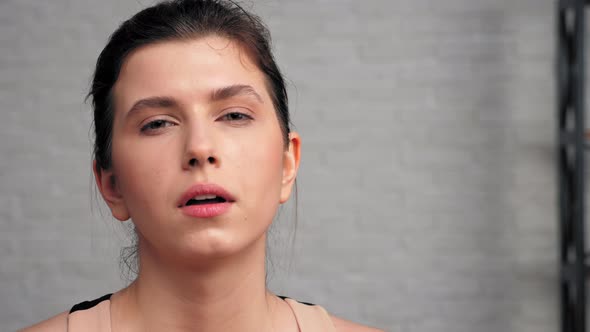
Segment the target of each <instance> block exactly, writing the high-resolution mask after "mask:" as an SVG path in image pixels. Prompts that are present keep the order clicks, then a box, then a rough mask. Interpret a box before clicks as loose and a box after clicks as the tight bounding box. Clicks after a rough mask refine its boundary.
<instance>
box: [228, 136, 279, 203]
mask: <svg viewBox="0 0 590 332" xmlns="http://www.w3.org/2000/svg"><path fill="white" fill-rule="evenodd" d="M273 129H275V128H273ZM275 131H279V129H278V128H276V130H273V131H272V132H271V133H272V134H271V133H269V132H268V131H267V132H266V134H263V133H259V134H257V135H255V137H253V139H252V140H249V141H247V142H242V143H240V145H239V146H240V150H241V151H240V152H239V155H240V160H239V162H237V163H236V165H239V166H238V169H237V171H236V173H237V174H236V175H237V176H238V177H239V178H240V179H239V182H241V183H242V184H243V188H242V190H241V191H242V192H243V193H244V195H245V197H246V199H247V200H248V202H250V204H252V205H253V206H254V208H256V209H260V207H262V206H269V210H270V209H271V207H273V208H272V209H273V210H272V211H274V209H276V207H274V205H276V206H278V202H279V199H280V191H281V182H282V174H283V141H282V138H281V136H280V134H276V133H275ZM261 210H262V209H261Z"/></svg>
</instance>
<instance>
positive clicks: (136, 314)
mask: <svg viewBox="0 0 590 332" xmlns="http://www.w3.org/2000/svg"><path fill="white" fill-rule="evenodd" d="M265 82H266V81H265V77H264V75H263V73H262V72H261V71H260V70H259V69H258V68H257V67H256V66H255V65H254V63H253V62H252V61H251V59H250V58H249V56H248V55H247V54H246V52H244V51H243V49H242V48H241V47H240V46H239V45H238V44H236V43H234V42H232V41H229V40H227V39H225V38H222V37H218V36H208V37H203V38H199V39H194V40H188V41H166V42H161V43H156V44H151V45H148V46H144V47H142V48H139V49H137V50H135V51H134V52H133V53H131V54H130V55H129V56H128V57H127V59H126V60H125V62H124V64H123V67H122V70H121V73H120V76H119V78H118V80H117V82H116V84H115V86H114V106H115V121H114V127H113V146H112V158H113V166H112V168H111V169H109V170H101V171H100V172H99V171H98V170H97V169H96V163H95V165H94V173H95V178H96V183H97V186H98V187H99V190H100V192H101V194H102V196H103V198H104V200H105V201H106V203H107V204H108V206H109V208H110V209H111V212H112V214H113V216H114V217H115V218H117V219H118V220H120V221H126V220H129V219H132V220H133V222H134V224H135V226H136V230H137V232H138V237H139V259H140V270H139V275H138V278H137V279H136V280H135V281H134V282H133V283H132V284H131V285H129V286H128V287H127V288H125V289H122V290H120V291H119V292H117V293H115V294H113V296H112V297H111V321H112V329H113V331H207V332H215V331H256V332H261V331H285V332H289V331H298V327H297V322H296V320H295V318H294V315H293V313H292V311H291V309H290V307H289V306H288V305H287V304H286V302H284V301H282V300H281V299H280V298H278V297H277V296H276V295H275V294H272V293H271V292H270V291H268V290H267V289H266V286H265V266H264V262H265V250H266V247H265V243H266V241H265V240H266V231H267V230H268V228H269V226H270V225H271V223H272V220H273V217H274V215H275V213H276V211H277V209H278V207H279V205H281V204H282V203H284V202H286V201H287V200H288V199H289V196H290V194H291V190H292V187H293V184H294V181H295V178H296V175H297V170H298V167H299V162H300V146H301V143H300V137H299V135H298V134H297V133H294V132H292V133H290V134H289V139H288V144H286V145H285V142H284V139H283V136H282V132H281V129H280V126H279V122H278V119H277V116H276V113H275V110H274V108H273V104H272V102H271V98H270V95H269V93H268V91H267V85H266V83H265ZM237 85H239V86H249V87H250V89H249V90H242V91H241V93H238V94H236V95H234V96H232V97H229V98H224V99H222V100H212V94H213V92H214V91H216V90H219V89H222V88H224V87H230V86H237ZM252 91H254V92H255V93H256V94H254V93H253V92H252ZM151 97H166V98H167V100H168V102H166V103H159V104H154V103H152V104H150V105H148V106H147V107H142V108H135V110H133V111H131V110H132V109H134V105H136V104H137V102H138V101H140V100H143V99H146V98H151ZM239 114H241V115H239ZM195 183H216V184H218V185H220V186H222V187H223V188H225V189H226V190H227V191H228V192H230V193H231V194H232V195H233V196H234V198H235V202H234V203H233V204H232V206H231V208H230V210H229V211H228V212H227V213H225V214H223V215H221V216H217V217H213V218H208V219H198V218H194V217H189V216H186V215H184V214H182V212H181V210H180V209H179V208H178V200H179V199H180V197H181V196H182V194H183V193H184V191H185V190H186V189H187V188H188V187H190V186H191V185H193V184H195ZM331 318H332V321H333V322H334V325H335V327H336V329H337V330H338V331H378V330H375V329H372V328H368V327H364V326H361V325H358V324H355V323H352V322H349V321H346V320H343V319H340V318H337V317H333V316H332V317H331ZM64 319H65V313H62V314H61V315H58V316H56V317H54V318H53V320H49V321H47V322H44V323H41V324H40V325H37V327H36V328H35V327H33V328H31V329H30V330H28V331H43V330H47V329H45V328H44V327H43V326H45V327H46V328H47V327H49V325H48V324H58V323H57V322H63V320H64ZM43 324H45V325H43Z"/></svg>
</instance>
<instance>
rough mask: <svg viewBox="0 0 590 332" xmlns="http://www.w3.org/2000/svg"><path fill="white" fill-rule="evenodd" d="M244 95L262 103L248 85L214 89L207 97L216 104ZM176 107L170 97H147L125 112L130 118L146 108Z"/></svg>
mask: <svg viewBox="0 0 590 332" xmlns="http://www.w3.org/2000/svg"><path fill="white" fill-rule="evenodd" d="M240 95H245V96H248V95H250V96H254V97H255V98H256V100H258V102H260V103H262V104H263V103H264V101H262V97H261V96H260V94H258V92H256V90H255V89H254V88H253V87H252V86H250V85H244V84H236V85H230V86H226V87H222V88H219V89H215V90H214V91H212V92H211V95H210V96H209V100H210V101H212V102H218V101H222V100H227V99H230V98H233V97H236V96H240ZM176 107H178V102H177V101H176V100H175V99H174V98H172V97H162V96H155V97H148V98H143V99H140V100H138V101H136V102H135V103H134V104H133V106H131V108H130V109H129V112H127V115H126V116H127V117H128V116H130V115H131V114H132V113H136V112H139V111H140V110H142V109H146V108H176Z"/></svg>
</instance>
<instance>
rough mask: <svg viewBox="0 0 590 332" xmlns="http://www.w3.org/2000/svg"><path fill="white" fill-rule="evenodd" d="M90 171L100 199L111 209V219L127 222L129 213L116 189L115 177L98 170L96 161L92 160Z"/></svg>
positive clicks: (110, 173) (109, 172)
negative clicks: (100, 196)
mask: <svg viewBox="0 0 590 332" xmlns="http://www.w3.org/2000/svg"><path fill="white" fill-rule="evenodd" d="M92 171H93V173H94V180H95V181H96V186H97V187H98V190H99V191H100V194H101V195H102V198H103V199H104V201H105V202H106V203H107V205H108V206H109V208H110V209H111V213H112V214H113V217H115V218H116V219H117V220H119V221H126V220H128V219H129V212H128V211H127V206H126V205H125V201H124V200H123V196H122V195H121V194H120V192H119V190H118V188H117V183H116V177H115V175H114V174H113V172H112V170H104V169H99V166H98V165H97V163H96V160H94V161H93V163H92Z"/></svg>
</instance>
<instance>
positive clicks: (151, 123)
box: [140, 119, 175, 133]
mask: <svg viewBox="0 0 590 332" xmlns="http://www.w3.org/2000/svg"><path fill="white" fill-rule="evenodd" d="M157 123H159V124H169V125H175V123H173V122H170V121H168V120H164V119H158V120H154V121H150V122H148V123H147V124H146V125H144V126H143V127H141V129H140V131H141V132H142V133H143V132H151V131H156V130H158V129H162V128H165V127H169V126H162V127H158V128H150V126H153V125H154V124H157Z"/></svg>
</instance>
